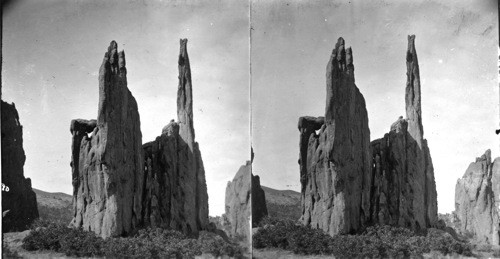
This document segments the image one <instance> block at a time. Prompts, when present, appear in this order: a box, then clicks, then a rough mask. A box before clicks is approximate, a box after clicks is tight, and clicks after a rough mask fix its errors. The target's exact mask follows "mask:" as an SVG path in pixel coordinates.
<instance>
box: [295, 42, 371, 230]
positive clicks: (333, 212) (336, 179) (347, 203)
mask: <svg viewBox="0 0 500 259" xmlns="http://www.w3.org/2000/svg"><path fill="white" fill-rule="evenodd" d="M352 62H353V56H352V51H351V49H350V48H348V49H346V48H345V44H344V39H342V38H339V40H338V42H337V44H336V46H335V49H334V50H333V53H332V55H331V57H330V60H329V61H328V65H327V69H326V79H327V80H326V93H327V97H326V110H325V116H324V117H318V118H315V117H309V116H307V117H301V118H300V119H299V123H298V124H299V125H298V128H299V131H300V159H299V164H300V179H301V185H302V191H301V193H302V217H301V221H302V223H303V224H304V225H307V226H311V227H314V228H320V229H323V230H324V231H326V232H327V233H328V234H330V235H335V234H339V233H350V232H354V231H356V230H358V229H360V227H361V226H362V224H363V222H364V221H365V218H366V217H367V216H368V210H369V203H368V202H369V188H367V186H368V185H369V183H370V179H371V173H370V166H371V156H370V148H369V146H370V130H369V128H368V114H367V111H366V105H365V100H364V97H363V95H362V94H361V93H360V92H359V89H358V88H357V87H356V85H355V83H354V66H353V63H352ZM318 130H319V132H318V133H316V131H318Z"/></svg>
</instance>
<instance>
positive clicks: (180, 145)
mask: <svg viewBox="0 0 500 259" xmlns="http://www.w3.org/2000/svg"><path fill="white" fill-rule="evenodd" d="M186 44H187V40H186V39H183V40H181V41H180V53H179V61H178V65H179V88H178V92H177V116H178V120H179V122H174V121H173V120H172V121H171V122H170V123H169V124H168V125H167V126H165V127H164V128H163V130H162V134H161V135H160V136H159V137H157V138H156V140H155V141H152V142H149V143H146V144H144V145H143V149H144V158H145V161H144V162H145V166H144V168H145V175H144V176H145V181H144V188H143V189H144V199H143V219H144V223H145V224H146V225H151V226H156V227H170V228H173V229H177V230H181V231H183V232H184V233H186V234H194V235H197V234H198V231H200V230H202V229H206V227H207V225H208V194H207V185H206V180H205V170H204V167H203V160H202V158H201V152H200V150H199V147H198V143H197V142H195V132H194V126H193V125H194V124H193V99H192V98H193V94H192V84H191V69H190V66H189V57H188V53H187V46H186Z"/></svg>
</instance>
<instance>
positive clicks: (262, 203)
mask: <svg viewBox="0 0 500 259" xmlns="http://www.w3.org/2000/svg"><path fill="white" fill-rule="evenodd" d="M251 200H252V227H255V226H257V224H259V222H260V221H261V220H262V218H264V217H265V216H267V204H266V194H265V193H264V190H263V189H262V187H261V186H260V177H259V176H258V175H255V176H254V175H253V174H252V198H251Z"/></svg>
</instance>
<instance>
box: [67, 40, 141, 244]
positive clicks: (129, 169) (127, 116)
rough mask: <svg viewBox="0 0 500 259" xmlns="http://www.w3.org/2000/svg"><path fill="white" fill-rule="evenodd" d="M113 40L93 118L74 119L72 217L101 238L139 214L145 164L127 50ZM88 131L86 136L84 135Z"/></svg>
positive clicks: (121, 230) (123, 230)
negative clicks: (129, 74)
mask: <svg viewBox="0 0 500 259" xmlns="http://www.w3.org/2000/svg"><path fill="white" fill-rule="evenodd" d="M117 47H118V45H117V44H116V42H114V41H112V42H111V44H110V46H109V48H108V51H107V52H106V53H105V55H104V60H103V62H102V65H101V68H100V70H99V110H98V116H97V121H94V120H91V121H85V120H73V121H72V122H71V129H70V130H71V133H72V134H73V144H72V145H73V146H72V150H73V157H72V161H71V165H72V171H73V172H72V173H73V199H74V201H73V204H74V219H73V221H72V222H71V225H73V226H74V227H82V228H83V229H84V230H91V231H94V232H95V233H96V234H98V235H99V236H102V237H109V236H120V235H124V234H127V233H130V232H131V231H132V230H133V229H134V228H135V227H136V226H137V225H138V224H139V223H140V219H141V214H142V204H141V199H142V193H143V181H144V180H143V179H144V169H143V168H144V162H143V157H142V134H141V130H140V118H139V112H138V108H137V103H136V101H135V98H134V97H133V96H132V94H131V93H130V91H129V90H128V88H127V77H126V75H127V69H126V68H125V53H124V52H123V51H121V52H118V49H117ZM87 134H90V135H87Z"/></svg>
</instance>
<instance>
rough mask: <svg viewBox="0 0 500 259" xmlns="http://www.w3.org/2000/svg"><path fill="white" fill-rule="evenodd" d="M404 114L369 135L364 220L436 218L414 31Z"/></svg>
mask: <svg viewBox="0 0 500 259" xmlns="http://www.w3.org/2000/svg"><path fill="white" fill-rule="evenodd" d="M406 68H407V72H406V75H407V82H406V117H407V119H403V117H400V118H399V119H398V120H397V121H396V122H394V123H393V124H392V125H391V128H390V131H389V133H387V134H385V136H384V137H383V138H381V139H377V140H374V141H372V143H371V149H372V156H373V164H374V165H373V183H372V187H371V188H372V190H371V193H372V197H371V201H370V218H369V223H371V224H375V223H379V224H389V225H398V226H403V227H410V228H412V229H415V230H417V229H425V228H428V227H432V226H435V225H436V223H437V193H436V183H435V181H434V167H433V165H432V159H431V155H430V152H429V147H428V146H427V140H425V139H424V137H423V136H424V130H423V125H422V106H421V105H422V100H421V98H422V96H421V90H420V89H421V87H420V73H419V67H418V59H417V52H416V50H415V36H414V35H411V36H408V50H407V52H406Z"/></svg>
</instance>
